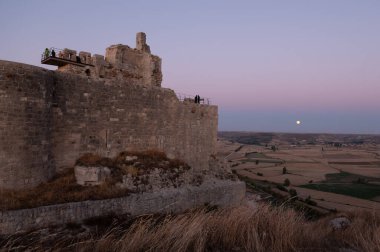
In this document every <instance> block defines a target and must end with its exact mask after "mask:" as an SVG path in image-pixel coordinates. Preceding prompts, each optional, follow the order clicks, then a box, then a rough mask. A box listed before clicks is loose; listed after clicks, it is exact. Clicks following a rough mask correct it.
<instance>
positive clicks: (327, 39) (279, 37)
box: [0, 0, 380, 134]
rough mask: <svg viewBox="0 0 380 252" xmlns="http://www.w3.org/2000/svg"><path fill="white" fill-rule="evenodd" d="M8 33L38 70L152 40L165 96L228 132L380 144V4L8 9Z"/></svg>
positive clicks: (50, 2) (365, 0)
mask: <svg viewBox="0 0 380 252" xmlns="http://www.w3.org/2000/svg"><path fill="white" fill-rule="evenodd" d="M0 24H1V39H0V59H1V60H10V61H18V62H23V63H27V64H32V65H37V66H41V65H40V64H39V61H40V54H41V52H42V51H43V49H44V48H45V47H57V48H72V49H76V50H77V51H89V52H91V53H98V54H103V55H104V54H105V48H106V47H108V46H109V45H111V44H118V43H121V44H127V45H130V46H132V47H134V46H135V34H136V33H137V32H139V31H143V32H145V33H146V34H147V42H148V44H149V45H150V47H151V50H152V53H153V54H156V55H158V56H160V57H161V58H162V60H163V65H162V68H163V74H164V80H163V83H162V86H163V87H167V88H171V89H174V90H175V91H176V92H179V93H185V94H190V95H195V94H200V95H201V96H204V97H209V98H211V100H212V102H213V103H214V104H216V105H218V106H219V130H245V131H266V132H269V131H275V132H299V133H303V132H325V133H374V134H380V1H378V0H309V1H305V0H298V1H296V0H289V1H283V0H277V1H271V0H265V1H264V0H262V1H243V0H242V1H222V0H219V1H207V0H203V1H200V0H196V1H180V0H176V1H174V0H173V1H165V0H162V1H157V0H155V1H154V0H152V1H143V0H142V1H137V0H135V1H126V0H124V1H122V0H120V1H116V0H110V1H96V0H87V1H85V0H82V1H56V0H45V1H42V0H33V1H32V0H29V1H28V0H23V1H22V0H9V1H6V0H0ZM50 69H51V68H50ZM296 120H300V121H301V125H299V126H297V125H296Z"/></svg>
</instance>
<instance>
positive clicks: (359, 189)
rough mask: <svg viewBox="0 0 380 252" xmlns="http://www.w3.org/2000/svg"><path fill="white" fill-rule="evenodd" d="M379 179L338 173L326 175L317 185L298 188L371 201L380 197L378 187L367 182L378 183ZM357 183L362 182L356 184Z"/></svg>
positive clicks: (379, 187)
mask: <svg viewBox="0 0 380 252" xmlns="http://www.w3.org/2000/svg"><path fill="white" fill-rule="evenodd" d="M378 180H379V179H376V178H370V177H366V176H361V175H357V174H352V173H348V172H340V173H333V174H326V180H325V181H323V182H321V183H318V184H306V185H302V186H300V187H303V188H308V189H313V190H317V191H323V192H331V193H337V194H343V195H348V196H352V197H356V198H361V199H373V198H374V197H377V196H380V185H375V184H371V183H370V182H368V181H378ZM358 181H362V182H361V183H358Z"/></svg>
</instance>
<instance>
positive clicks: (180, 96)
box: [176, 93, 212, 105]
mask: <svg viewBox="0 0 380 252" xmlns="http://www.w3.org/2000/svg"><path fill="white" fill-rule="evenodd" d="M176 95H177V98H178V100H179V101H181V102H191V103H197V104H203V105H212V104H211V99H210V98H207V97H199V98H198V99H197V100H196V99H195V95H187V94H181V93H176Z"/></svg>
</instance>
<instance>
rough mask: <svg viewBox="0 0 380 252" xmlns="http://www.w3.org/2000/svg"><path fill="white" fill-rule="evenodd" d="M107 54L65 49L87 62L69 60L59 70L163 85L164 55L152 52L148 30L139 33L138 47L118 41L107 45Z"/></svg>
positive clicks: (68, 55)
mask: <svg viewBox="0 0 380 252" xmlns="http://www.w3.org/2000/svg"><path fill="white" fill-rule="evenodd" d="M105 55H106V56H105V57H104V56H103V55H97V54H95V55H93V56H92V57H91V54H90V53H88V52H80V53H79V56H77V55H76V51H75V50H69V49H65V50H63V58H64V59H67V60H71V61H73V63H74V61H75V63H83V64H75V65H74V64H67V65H63V66H59V67H58V71H62V72H70V73H75V74H81V75H85V76H91V77H95V78H105V79H113V80H119V81H125V82H128V83H131V84H139V85H143V86H156V87H157V86H158V87H160V86H161V82H162V71H161V59H160V58H159V57H158V56H155V55H152V54H151V52H150V47H149V45H148V44H147V43H146V34H145V33H143V32H139V33H137V34H136V48H131V47H129V46H128V45H123V44H116V45H111V46H110V47H108V48H107V49H106V54H105Z"/></svg>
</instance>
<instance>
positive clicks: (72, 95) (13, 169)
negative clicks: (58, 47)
mask: <svg viewBox="0 0 380 252" xmlns="http://www.w3.org/2000/svg"><path fill="white" fill-rule="evenodd" d="M153 72H154V71H153ZM150 81H152V80H150ZM0 98H1V100H0V115H1V119H0V139H1V143H0V150H1V151H0V188H26V187H32V186H36V185H38V184H39V183H40V182H42V181H46V180H48V179H49V178H50V177H51V176H52V175H53V174H54V173H55V171H56V170H57V169H58V170H60V169H63V168H65V167H69V166H72V165H73V164H74V162H75V161H76V159H77V158H78V157H79V156H80V155H81V154H83V153H86V152H93V153H99V154H101V155H106V156H113V155H114V154H116V153H117V152H120V151H123V150H126V149H133V150H142V149H152V148H154V149H160V150H163V151H165V152H166V153H167V154H168V155H169V157H172V158H180V159H183V160H184V161H186V162H188V163H189V164H190V165H191V166H192V167H193V168H194V169H207V168H208V160H209V158H210V155H212V154H214V151H215V145H216V140H217V136H216V134H217V107H216V106H206V105H200V104H194V103H184V102H180V101H179V100H178V99H177V98H176V96H175V94H174V92H173V91H172V90H169V89H164V88H160V87H155V86H154V85H151V86H146V85H140V84H133V82H132V83H129V82H128V81H127V80H126V79H124V81H123V79H114V80H110V79H99V78H92V77H86V76H84V75H76V74H70V73H62V72H55V71H49V70H46V69H43V68H39V67H34V66H29V65H25V64H20V63H14V62H7V61H0Z"/></svg>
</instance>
